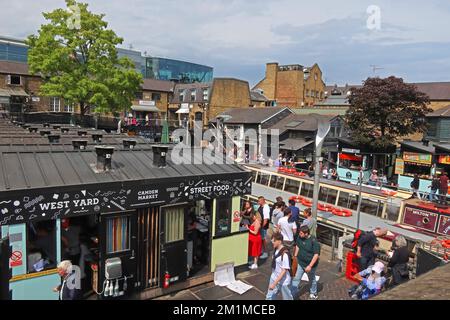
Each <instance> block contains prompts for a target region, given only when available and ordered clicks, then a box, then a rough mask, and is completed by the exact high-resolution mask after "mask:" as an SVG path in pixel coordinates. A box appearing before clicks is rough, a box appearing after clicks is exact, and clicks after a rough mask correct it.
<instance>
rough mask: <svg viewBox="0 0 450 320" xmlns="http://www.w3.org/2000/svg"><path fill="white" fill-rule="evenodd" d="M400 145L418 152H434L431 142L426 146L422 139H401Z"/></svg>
mask: <svg viewBox="0 0 450 320" xmlns="http://www.w3.org/2000/svg"><path fill="white" fill-rule="evenodd" d="M400 145H401V146H402V147H406V148H410V149H414V150H417V151H419V152H426V153H431V154H434V153H435V148H434V145H433V144H432V143H430V144H429V145H428V146H426V145H424V144H423V142H422V141H408V140H406V141H402V142H400Z"/></svg>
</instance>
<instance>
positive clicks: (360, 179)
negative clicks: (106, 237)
mask: <svg viewBox="0 0 450 320" xmlns="http://www.w3.org/2000/svg"><path fill="white" fill-rule="evenodd" d="M362 184H363V171H362V169H361V170H359V193H358V208H357V209H356V229H357V230H358V229H359V224H360V220H361V203H362Z"/></svg>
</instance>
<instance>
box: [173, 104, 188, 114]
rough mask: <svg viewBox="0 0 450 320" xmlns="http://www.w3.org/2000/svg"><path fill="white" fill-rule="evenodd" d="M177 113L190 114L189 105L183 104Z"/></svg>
mask: <svg viewBox="0 0 450 320" xmlns="http://www.w3.org/2000/svg"><path fill="white" fill-rule="evenodd" d="M175 113H189V105H188V104H186V105H184V104H182V105H181V108H180V109H178V111H177V112H175Z"/></svg>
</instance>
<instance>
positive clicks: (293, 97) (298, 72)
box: [253, 62, 325, 108]
mask: <svg viewBox="0 0 450 320" xmlns="http://www.w3.org/2000/svg"><path fill="white" fill-rule="evenodd" d="M256 89H260V90H261V91H262V94H264V96H265V97H266V98H267V99H268V101H269V102H268V103H267V104H266V105H267V106H280V107H285V106H286V107H291V108H303V107H308V106H313V105H314V104H315V103H317V102H319V101H322V100H323V99H324V92H325V83H324V82H323V80H322V70H320V67H319V65H318V64H314V65H313V66H312V67H304V66H302V65H298V64H295V65H285V66H280V65H279V64H278V63H276V62H273V63H267V65H266V76H265V78H264V79H262V80H261V81H260V82H259V83H258V84H257V85H256V86H255V87H254V88H253V90H256Z"/></svg>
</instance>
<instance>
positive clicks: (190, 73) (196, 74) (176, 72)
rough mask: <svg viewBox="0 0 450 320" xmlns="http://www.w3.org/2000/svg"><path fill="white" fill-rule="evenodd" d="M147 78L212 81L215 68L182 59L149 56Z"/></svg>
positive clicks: (189, 81) (191, 81) (188, 81)
mask: <svg viewBox="0 0 450 320" xmlns="http://www.w3.org/2000/svg"><path fill="white" fill-rule="evenodd" d="M146 60H147V61H146V62H147V64H146V66H147V68H146V75H145V77H146V78H150V79H158V80H172V81H178V82H183V83H194V82H212V80H213V68H211V67H208V66H204V65H200V64H196V63H191V62H186V61H180V60H173V59H166V58H157V57H148V58H147V59H146Z"/></svg>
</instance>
